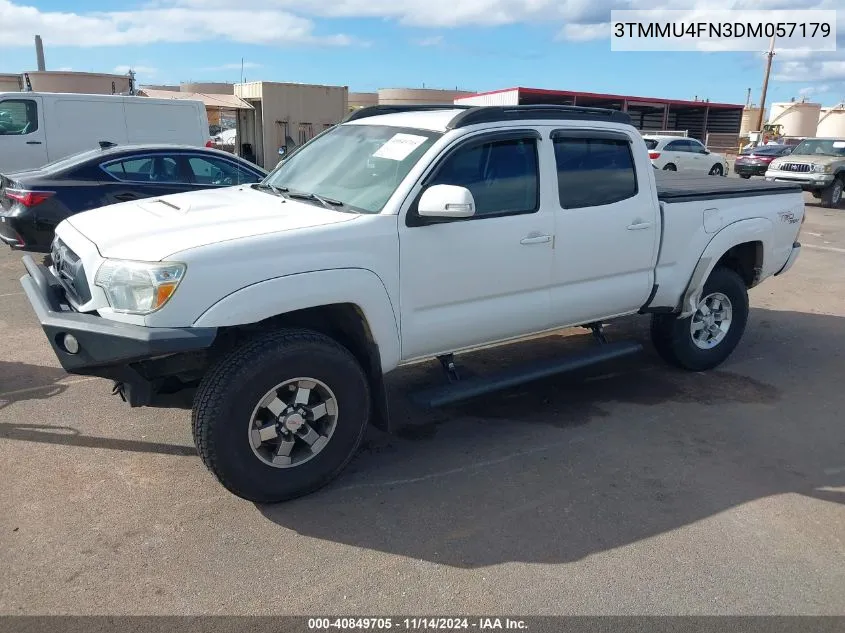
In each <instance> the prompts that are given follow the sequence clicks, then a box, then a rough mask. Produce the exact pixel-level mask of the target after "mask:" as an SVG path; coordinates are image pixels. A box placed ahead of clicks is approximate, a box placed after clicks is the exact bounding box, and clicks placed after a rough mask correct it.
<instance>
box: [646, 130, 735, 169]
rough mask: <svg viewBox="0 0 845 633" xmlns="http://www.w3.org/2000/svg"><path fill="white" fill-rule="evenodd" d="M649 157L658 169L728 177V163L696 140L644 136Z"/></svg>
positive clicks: (680, 137) (684, 137) (681, 137)
mask: <svg viewBox="0 0 845 633" xmlns="http://www.w3.org/2000/svg"><path fill="white" fill-rule="evenodd" d="M643 140H644V141H645V145H646V147H647V148H648V157H649V158H650V159H651V162H652V164H653V165H654V166H655V167H657V168H658V169H665V170H666V171H682V172H687V173H694V174H709V175H711V176H727V175H728V161H727V160H726V159H725V157H724V156H722V155H721V154H717V153H715V152H711V151H710V150H709V149H707V148H706V147H704V145H703V144H702V143H701V142H700V141H698V140H697V139H694V138H688V137H686V136H663V135H656V134H655V135H652V134H644V135H643Z"/></svg>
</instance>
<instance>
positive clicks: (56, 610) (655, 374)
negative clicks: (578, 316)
mask: <svg viewBox="0 0 845 633" xmlns="http://www.w3.org/2000/svg"><path fill="white" fill-rule="evenodd" d="M807 213H808V219H807V222H806V224H805V225H804V228H803V231H802V236H801V241H802V243H803V244H804V245H805V248H804V249H803V252H802V254H801V256H800V258H799V260H798V262H797V263H796V265H795V267H794V268H793V269H792V270H791V271H790V272H789V273H788V274H787V275H785V276H784V277H782V278H775V279H770V280H768V281H766V282H765V283H764V284H762V285H761V286H760V287H758V288H756V289H754V290H752V291H751V302H752V306H753V310H752V313H751V317H750V320H749V324H748V328H747V331H746V334H745V337H744V339H743V341H742V343H741V344H740V346H739V348H738V349H737V351H736V352H735V353H734V355H733V356H732V357H731V358H730V359H729V360H728V362H726V363H725V364H724V365H723V366H722V367H720V368H719V369H718V370H716V371H712V372H709V373H702V374H696V373H687V372H681V371H677V370H674V369H670V368H668V367H666V366H665V365H663V364H662V363H661V362H660V361H659V360H658V359H657V358H656V356H655V355H654V353H653V352H652V350H651V347H650V345H649V344H648V336H647V325H648V321H647V318H646V317H635V318H631V319H626V320H624V321H623V322H620V323H616V324H614V325H613V326H612V327H609V328H608V330H607V334H608V337H609V338H611V339H619V338H628V337H635V338H636V339H639V340H642V341H644V342H645V343H646V352H645V354H644V356H642V357H640V358H635V359H633V360H630V361H626V362H625V363H617V364H613V365H609V366H604V367H602V368H601V370H600V371H597V372H593V373H592V374H589V375H585V376H580V377H573V378H555V379H551V380H545V381H542V382H538V383H534V384H530V385H527V386H524V387H521V388H518V389H514V390H510V391H508V392H504V393H501V394H498V395H495V396H486V397H483V398H480V399H478V400H476V401H472V402H469V403H466V404H463V405H461V406H459V407H453V408H449V409H444V410H441V411H437V412H434V413H432V412H425V411H419V410H417V409H415V408H414V407H413V406H411V405H410V404H408V401H407V399H406V398H405V397H404V396H403V394H404V393H405V392H406V391H407V390H409V389H413V388H415V387H419V386H420V385H423V384H428V383H430V382H433V381H436V380H439V379H440V375H439V370H438V368H437V367H436V366H435V364H423V365H420V366H415V367H413V368H411V369H407V370H403V371H401V372H397V373H396V375H394V376H392V377H391V393H392V396H391V406H392V408H393V415H394V416H396V417H397V418H398V420H399V421H400V422H401V424H402V429H401V430H400V431H399V432H398V433H397V434H395V435H392V436H388V435H385V434H383V433H380V432H378V431H375V430H373V431H372V432H371V433H370V434H369V435H368V437H367V440H366V443H365V445H364V448H363V450H362V451H361V453H360V454H359V455H358V456H357V457H356V458H355V460H354V461H353V462H352V464H351V465H350V467H349V468H348V469H347V470H346V471H345V472H344V473H343V474H342V475H341V477H340V478H339V479H338V480H336V481H335V482H334V483H333V484H332V485H330V486H329V487H327V488H324V489H323V490H321V491H319V492H317V493H315V494H313V495H310V496H308V497H305V498H302V499H299V500H297V501H293V502H290V503H287V504H281V505H277V506H267V507H262V506H256V505H254V504H251V503H248V502H246V501H242V500H240V499H238V498H236V497H233V496H232V495H230V494H229V493H228V492H226V491H225V490H224V489H223V488H222V487H221V486H220V485H218V483H217V482H216V481H215V480H214V479H213V477H212V476H211V475H210V473H208V472H207V471H206V470H205V468H204V467H203V465H202V463H201V461H200V459H199V458H198V457H197V455H196V453H195V450H194V448H193V445H192V443H191V439H190V429H189V416H190V413H189V412H188V411H185V410H177V409H165V410H162V409H130V408H129V407H128V406H127V405H125V404H124V403H123V402H121V401H120V399H119V398H118V397H116V396H112V395H110V390H111V383H109V382H107V381H104V380H100V379H90V378H83V377H79V376H70V375H67V374H65V373H64V372H63V371H62V370H61V369H60V368H59V366H58V363H57V361H56V359H55V358H54V356H53V353H52V351H51V350H50V348H49V346H48V344H47V342H46V340H45V339H44V336H43V334H42V332H41V330H40V328H39V327H38V325H37V323H36V321H35V317H34V314H33V312H32V310H31V309H30V307H29V305H28V302H27V300H26V297H25V296H24V295H23V294H22V292H21V288H20V285H19V283H18V279H19V277H20V276H21V274H23V268H22V265H21V264H20V254H19V253H12V252H10V251H9V250H8V249H7V248H3V249H2V250H0V508H2V511H0V551H2V564H0V612H2V613H4V614H24V613H25V614H205V613H225V614H246V613H268V614H289V613H290V614H342V615H349V614H435V615H458V614H523V615H525V614H571V613H581V614H728V613H732V614H734V613H739V614H842V613H845V505H843V504H845V423H843V420H845V418H844V417H843V413H842V412H843V411H844V410H845V371H844V370H845V274H843V271H845V209H841V210H829V209H822V208H821V207H819V206H817V204H816V201H815V200H814V199H813V198H811V197H809V196H807ZM583 332H584V331H583V330H574V331H565V332H561V333H560V335H555V336H550V337H546V338H543V339H536V340H532V341H530V342H526V343H521V344H516V345H511V346H508V347H506V348H498V349H495V350H487V351H484V352H479V353H477V354H474V355H472V357H471V358H469V359H467V361H466V362H467V365H468V366H469V367H470V368H471V369H472V370H478V371H483V370H486V369H489V368H492V367H495V366H498V365H501V364H505V363H513V362H520V361H524V360H526V359H531V358H541V357H545V356H548V355H553V354H561V353H565V352H566V351H567V350H569V349H573V348H576V347H579V346H582V345H587V344H590V338H589V336H586V335H582V333H583Z"/></svg>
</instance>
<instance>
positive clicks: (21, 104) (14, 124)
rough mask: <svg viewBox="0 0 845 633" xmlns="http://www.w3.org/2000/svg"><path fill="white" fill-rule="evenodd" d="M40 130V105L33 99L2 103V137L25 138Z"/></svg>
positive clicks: (0, 133) (9, 100) (0, 102)
mask: <svg viewBox="0 0 845 633" xmlns="http://www.w3.org/2000/svg"><path fill="white" fill-rule="evenodd" d="M37 129H38V104H37V103H36V102H35V100H33V99H4V100H3V101H0V135H2V136H23V135H26V134H32V133H33V132H35V131H36V130H37Z"/></svg>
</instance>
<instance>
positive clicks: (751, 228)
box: [678, 218, 773, 318]
mask: <svg viewBox="0 0 845 633" xmlns="http://www.w3.org/2000/svg"><path fill="white" fill-rule="evenodd" d="M772 230H773V226H772V222H771V220H768V219H766V218H751V219H747V220H740V221H738V222H734V223H733V224H729V225H728V226H726V227H725V228H723V229H722V230H721V231H719V232H718V233H716V234H715V235H714V236H713V238H712V239H711V240H710V242H708V244H707V246H706V247H705V249H704V251H703V252H702V254H701V257H700V258H699V260H698V264H697V265H696V267H695V269H694V270H693V273H692V275H691V276H690V280H689V282H688V283H687V287H686V289H685V291H684V294H683V296H682V298H681V301H680V306H679V311H678V312H679V314H678V317H679V318H686V317H688V316H689V315H690V314H692V313H693V312H695V308H696V305H697V304H698V300H699V298H700V296H701V291H702V290H703V288H704V284H705V283H706V282H707V278H708V277H709V276H710V274H711V273H712V272H713V270H714V269H715V268H716V267H717V266H720V265H723V266H726V267H727V268H730V269H731V270H734V271H735V272H737V273H738V274H739V276H740V277H741V278H742V279H743V281H744V282H745V285H746V287H747V288H753V287H754V286H756V285H757V284H758V283H759V282H760V280H761V277H762V274H763V270H764V268H765V261H766V253H767V252H769V250H770V249H771V239H772Z"/></svg>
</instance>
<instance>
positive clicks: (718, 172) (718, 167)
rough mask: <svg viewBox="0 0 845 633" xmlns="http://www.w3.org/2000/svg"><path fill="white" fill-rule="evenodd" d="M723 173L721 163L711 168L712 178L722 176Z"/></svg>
mask: <svg viewBox="0 0 845 633" xmlns="http://www.w3.org/2000/svg"><path fill="white" fill-rule="evenodd" d="M722 173H723V171H722V166H721V165H720V164H719V163H716V164H715V165H713V166H712V167H711V168H710V175H711V176H721V175H722Z"/></svg>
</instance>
